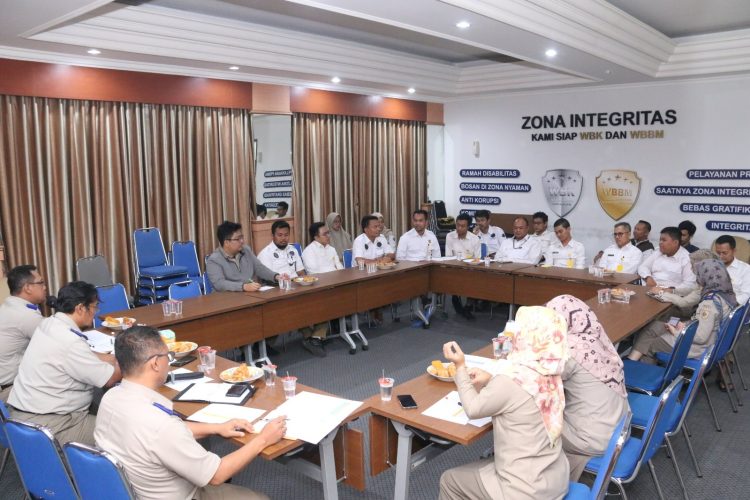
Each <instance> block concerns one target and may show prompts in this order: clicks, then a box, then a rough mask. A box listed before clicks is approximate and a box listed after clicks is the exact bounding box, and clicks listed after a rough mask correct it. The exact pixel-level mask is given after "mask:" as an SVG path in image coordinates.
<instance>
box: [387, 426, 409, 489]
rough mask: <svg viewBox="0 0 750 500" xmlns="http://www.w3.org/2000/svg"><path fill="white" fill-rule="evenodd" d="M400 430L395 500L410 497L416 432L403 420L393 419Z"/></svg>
mask: <svg viewBox="0 0 750 500" xmlns="http://www.w3.org/2000/svg"><path fill="white" fill-rule="evenodd" d="M391 422H392V423H393V427H395V428H396V432H398V451H397V453H396V486H395V488H394V492H393V498H394V500H406V499H407V498H409V475H410V474H411V445H412V437H413V436H414V433H413V432H412V431H410V430H409V429H407V428H406V426H405V425H404V424H402V423H401V422H396V421H395V420H392V421H391Z"/></svg>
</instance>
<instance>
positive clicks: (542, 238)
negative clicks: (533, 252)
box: [531, 231, 559, 254]
mask: <svg viewBox="0 0 750 500" xmlns="http://www.w3.org/2000/svg"><path fill="white" fill-rule="evenodd" d="M531 239H533V240H536V241H537V242H538V243H539V248H541V250H542V254H544V253H545V252H546V251H547V250H548V249H549V247H550V245H551V244H553V243H555V242H557V241H559V240H558V239H557V235H555V232H554V231H545V232H543V233H542V234H532V235H531Z"/></svg>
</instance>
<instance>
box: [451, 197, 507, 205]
mask: <svg viewBox="0 0 750 500" xmlns="http://www.w3.org/2000/svg"><path fill="white" fill-rule="evenodd" d="M458 201H460V202H461V203H464V204H467V205H499V204H500V198H498V197H497V196H461V197H460V198H459V199H458Z"/></svg>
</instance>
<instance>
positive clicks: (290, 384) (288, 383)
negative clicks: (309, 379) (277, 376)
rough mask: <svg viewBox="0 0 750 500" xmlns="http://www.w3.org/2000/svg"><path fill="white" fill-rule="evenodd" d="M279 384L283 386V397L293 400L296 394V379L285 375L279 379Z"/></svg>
mask: <svg viewBox="0 0 750 500" xmlns="http://www.w3.org/2000/svg"><path fill="white" fill-rule="evenodd" d="M281 383H282V384H283V385H284V397H285V398H286V399H291V398H293V397H294V395H295V394H296V392H297V377H294V376H291V375H287V376H286V377H282V378H281Z"/></svg>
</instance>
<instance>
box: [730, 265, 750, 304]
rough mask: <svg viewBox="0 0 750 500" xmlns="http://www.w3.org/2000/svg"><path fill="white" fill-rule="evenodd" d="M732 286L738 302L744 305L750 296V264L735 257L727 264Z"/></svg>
mask: <svg viewBox="0 0 750 500" xmlns="http://www.w3.org/2000/svg"><path fill="white" fill-rule="evenodd" d="M727 272H728V273H729V277H730V278H732V288H733V289H734V294H735V295H736V296H737V303H738V304H740V305H742V304H744V303H745V302H747V299H748V298H750V264H748V263H747V262H742V261H741V260H739V259H737V258H736V257H735V259H734V260H733V261H732V263H731V264H729V265H728V266H727Z"/></svg>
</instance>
